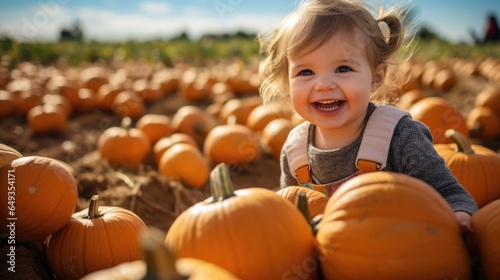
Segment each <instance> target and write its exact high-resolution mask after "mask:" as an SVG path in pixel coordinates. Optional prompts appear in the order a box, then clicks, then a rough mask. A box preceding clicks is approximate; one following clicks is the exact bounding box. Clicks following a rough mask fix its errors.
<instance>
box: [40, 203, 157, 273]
mask: <svg viewBox="0 0 500 280" xmlns="http://www.w3.org/2000/svg"><path fill="white" fill-rule="evenodd" d="M145 231H147V226H146V224H145V223H144V222H143V221H142V219H141V218H140V217H139V216H137V215H136V214H135V213H133V212H131V211H129V210H127V209H124V208H121V207H114V206H101V207H99V196H98V195H94V196H92V198H91V200H90V204H89V208H88V209H85V210H82V211H80V212H77V213H75V214H73V216H72V218H71V220H69V222H68V223H67V224H66V225H65V226H64V227H63V228H62V229H60V230H59V231H57V232H56V233H54V234H52V235H51V236H49V237H48V238H47V240H46V242H45V244H46V252H47V261H48V263H49V266H50V269H51V270H52V273H54V275H55V276H56V277H57V278H58V279H80V278H81V277H83V276H85V275H87V274H89V273H91V272H94V271H98V270H101V269H106V268H110V267H113V266H116V265H118V264H121V263H124V262H131V261H136V260H140V259H142V257H143V254H142V250H141V247H140V244H139V236H140V235H141V234H143V233H144V232H145Z"/></svg>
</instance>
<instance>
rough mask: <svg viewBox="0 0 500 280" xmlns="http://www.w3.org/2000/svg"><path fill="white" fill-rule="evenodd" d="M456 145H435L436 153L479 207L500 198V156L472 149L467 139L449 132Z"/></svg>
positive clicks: (491, 152)
mask: <svg viewBox="0 0 500 280" xmlns="http://www.w3.org/2000/svg"><path fill="white" fill-rule="evenodd" d="M446 135H447V136H448V137H450V139H452V140H453V141H454V142H455V143H454V144H435V145H434V148H435V149H436V151H437V153H438V154H439V155H440V156H441V157H443V159H444V161H445V163H446V165H447V166H448V168H449V169H450V171H451V173H452V174H453V176H455V177H456V178H457V180H458V182H459V183H460V184H461V185H462V186H463V187H464V188H465V189H466V190H467V191H468V192H469V193H470V194H471V195H472V197H474V199H475V200H476V203H477V205H478V206H479V207H482V206H484V205H486V204H488V203H489V202H491V201H493V200H496V199H499V198H500V172H499V171H500V156H499V155H498V154H497V153H495V152H494V151H493V150H490V149H488V148H486V147H483V146H481V145H471V144H470V142H469V141H468V139H467V137H465V136H464V135H463V134H460V133H459V132H457V131H454V130H448V131H446Z"/></svg>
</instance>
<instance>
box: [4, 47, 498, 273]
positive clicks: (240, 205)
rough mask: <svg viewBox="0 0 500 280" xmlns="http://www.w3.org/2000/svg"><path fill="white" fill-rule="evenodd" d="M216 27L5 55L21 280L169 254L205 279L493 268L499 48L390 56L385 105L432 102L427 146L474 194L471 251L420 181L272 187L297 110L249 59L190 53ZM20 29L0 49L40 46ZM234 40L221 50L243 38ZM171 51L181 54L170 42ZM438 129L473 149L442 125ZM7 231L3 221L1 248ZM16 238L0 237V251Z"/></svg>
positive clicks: (179, 267) (113, 268) (120, 268)
mask: <svg viewBox="0 0 500 280" xmlns="http://www.w3.org/2000/svg"><path fill="white" fill-rule="evenodd" d="M210 40H212V39H211V38H208V39H207V38H205V39H203V42H202V43H200V44H198V45H196V46H188V45H189V43H188V42H187V41H183V40H180V41H179V42H177V43H179V44H186V45H182V47H178V45H175V44H177V43H174V42H172V44H173V45H172V46H162V47H160V46H158V47H156V48H155V50H153V51H151V52H150V53H151V54H152V55H153V54H154V55H155V56H154V58H151V59H148V60H143V59H142V58H137V57H136V58H135V59H131V60H122V58H123V57H127V56H129V55H130V54H136V55H140V54H143V50H142V49H141V48H142V44H141V43H138V42H133V43H132V42H131V43H130V44H127V45H116V46H115V47H113V48H110V49H108V50H107V52H108V53H109V54H110V55H112V57H108V58H105V59H102V60H99V61H96V62H88V63H85V64H82V65H78V66H76V65H73V64H72V63H73V61H74V59H73V60H70V61H66V60H65V58H61V60H60V61H58V62H57V63H54V64H53V65H46V64H44V63H43V62H36V63H35V62H29V61H23V62H20V61H18V60H16V59H14V60H12V61H10V62H9V61H8V60H5V56H3V57H2V63H0V187H1V190H0V191H1V192H2V193H1V195H0V198H1V199H2V205H9V206H10V204H8V203H9V202H8V200H5V199H8V197H9V196H10V197H12V192H11V194H9V190H8V188H9V187H11V189H12V187H15V190H16V191H15V202H16V203H15V205H14V206H15V210H16V211H15V214H16V215H17V216H16V218H17V220H16V230H15V233H16V235H15V241H16V244H12V245H13V248H14V249H15V250H14V251H15V253H16V263H17V266H16V268H18V269H19V270H21V269H27V270H29V271H30V273H31V274H27V275H29V276H28V277H27V278H25V279H28V278H29V279H31V278H33V279H54V278H55V277H57V279H60V278H61V279H79V278H85V279H87V277H88V279H92V277H103V276H94V275H103V274H100V273H104V275H105V276H104V277H106V279H113V276H114V275H119V276H120V277H121V276H124V277H131V278H132V277H133V276H134V274H133V273H129V272H130V271H131V270H133V271H135V272H141V273H142V274H141V276H138V277H143V276H144V273H148V272H147V271H148V269H149V266H150V265H151V263H152V262H151V260H153V263H154V262H161V264H160V265H157V267H159V268H161V267H167V266H169V265H164V264H165V262H163V258H166V257H165V256H167V255H168V252H170V254H171V253H175V255H176V260H174V262H175V264H174V265H172V263H170V267H174V266H175V271H176V273H177V274H176V277H177V276H180V277H181V279H186V278H189V277H192V276H195V275H196V273H199V272H198V271H203V272H201V273H203V275H204V276H205V279H206V278H207V277H208V276H206V275H212V274H210V273H215V274H213V275H217V276H213V277H212V278H211V279H226V278H224V277H227V279H349V278H365V279H377V278H378V279H391V278H392V279H406V278H410V279H413V278H419V276H422V277H420V278H423V279H432V278H446V277H448V278H454V277H455V276H457V278H460V277H461V276H463V277H462V278H463V279H470V277H469V276H470V274H471V273H472V272H476V271H480V272H481V273H482V277H483V278H484V279H496V278H498V277H497V276H496V275H497V274H496V270H495V269H496V267H495V264H496V261H497V257H496V253H495V252H496V251H495V248H496V243H495V237H496V236H498V233H497V232H496V231H495V230H496V228H495V227H494V225H495V221H496V219H495V213H496V212H495V210H494V209H495V207H496V206H490V205H496V204H495V201H497V200H498V198H499V194H498V192H497V190H498V189H499V188H497V186H498V185H497V184H495V183H496V182H498V181H500V178H498V176H497V173H498V172H497V170H498V166H497V165H496V161H497V158H498V157H499V154H498V152H499V151H500V141H499V140H500V138H499V137H500V135H499V134H498V131H499V128H498V123H499V122H500V121H499V117H498V110H497V109H498V106H497V105H498V104H497V101H498V100H497V99H498V91H497V89H498V88H499V86H498V83H499V81H500V80H499V79H498V77H497V76H495V74H494V73H496V72H498V71H496V70H495V69H499V68H498V65H499V63H498V59H493V58H490V59H486V58H470V59H469V58H453V59H450V60H446V59H443V60H439V61H438V60H437V59H430V58H427V59H423V58H415V59H411V60H409V61H406V62H405V63H404V64H401V65H399V66H398V67H401V69H400V70H401V71H399V73H400V74H408V75H411V76H408V77H402V78H403V80H404V84H403V87H402V88H400V89H397V90H396V91H395V93H397V95H398V97H397V98H395V99H394V100H395V101H398V103H395V105H398V106H400V108H402V109H404V110H408V111H411V110H412V107H413V106H416V105H417V104H418V103H420V102H422V103H427V102H428V103H427V104H426V105H425V106H423V105H419V106H422V107H421V108H420V109H422V110H423V109H425V110H423V111H422V112H423V113H418V112H412V113H413V118H414V119H417V120H420V121H422V122H423V123H424V124H425V125H427V126H428V127H429V129H430V131H431V132H432V133H433V137H434V140H435V143H436V146H435V147H436V150H438V151H439V153H440V154H441V155H442V156H443V159H444V161H445V162H446V164H449V167H450V170H452V172H453V174H454V176H455V177H456V178H457V179H458V180H459V181H460V182H461V184H462V185H463V186H464V187H465V188H466V189H467V190H468V191H469V192H470V193H471V194H472V196H473V197H474V198H475V199H476V200H477V202H478V204H479V205H480V206H481V209H480V210H481V211H480V212H478V215H477V216H475V217H474V224H475V226H477V230H476V231H475V232H474V234H473V235H471V236H469V237H467V242H468V243H467V247H468V248H469V249H473V250H472V251H471V252H469V255H468V252H467V251H466V250H465V249H464V248H465V246H463V247H461V246H459V244H463V240H462V238H461V236H460V235H459V234H457V232H456V230H455V227H454V224H453V223H452V222H451V221H450V219H449V217H450V212H449V211H448V210H449V209H448V210H446V207H445V205H443V203H442V201H439V199H438V198H436V197H435V195H434V194H432V193H429V192H427V191H425V190H423V189H425V188H424V187H423V186H422V185H421V184H420V183H415V182H412V181H411V180H406V179H405V180H400V178H397V177H391V176H389V177H386V176H385V175H383V174H377V175H373V176H377V177H376V178H375V179H370V180H368V182H367V181H364V182H362V183H360V185H358V186H357V187H356V188H355V187H352V186H351V187H349V185H345V187H346V189H345V191H341V189H342V188H343V187H344V186H342V187H340V188H339V194H338V196H335V198H334V199H333V197H332V199H329V198H328V197H326V196H325V195H323V194H322V193H318V192H316V191H312V190H310V189H307V188H304V187H298V186H289V187H287V188H284V189H280V188H279V181H280V165H279V157H280V153H281V148H282V145H283V142H284V140H285V139H286V136H287V134H288V132H289V131H290V130H291V129H292V128H293V127H295V126H296V125H297V124H299V123H301V122H303V121H304V119H302V118H301V117H300V115H298V114H295V113H291V112H289V111H288V110H286V109H287V108H286V107H285V106H284V105H283V104H282V103H277V104H273V105H266V106H264V105H262V100H261V98H260V96H259V93H258V90H259V82H260V78H262V77H259V74H258V60H257V59H256V60H254V59H253V58H249V57H247V56H241V57H238V56H235V57H232V58H231V59H227V57H226V58H223V59H220V60H217V59H205V58H200V57H199V56H198V55H199V54H195V53H192V50H193V49H197V48H206V49H205V50H204V52H203V54H204V55H210V54H212V53H214V52H217V43H214V42H215V41H214V42H212V41H210ZM200 42H201V41H200ZM252 42H253V43H255V41H252ZM17 43H19V50H18V51H16V52H9V53H8V54H7V53H6V54H5V55H11V54H12V53H17V54H18V55H26V54H30V55H35V54H32V53H31V52H28V50H29V46H28V45H25V44H24V43H22V42H16V44H17ZM16 44H10V43H9V44H6V45H16ZM135 44H137V45H135ZM155 44H156V43H155ZM231 44H234V45H226V46H225V47H224V48H223V54H224V55H226V56H227V54H229V53H231V54H232V53H234V54H240V53H241V52H245V51H247V50H249V48H247V47H241V48H240V47H236V46H239V45H238V44H239V43H237V42H236V41H232V43H231ZM83 45H84V46H87V45H86V43H83ZM65 46H67V47H68V49H71V47H69V46H70V45H65ZM137 46H141V47H140V48H137ZM129 47H130V48H131V49H129ZM173 49H176V50H178V51H179V50H182V52H185V53H186V54H188V55H187V56H183V57H181V56H182V54H180V53H179V52H177V53H173V54H172V53H170V54H166V53H165V52H168V51H170V50H173ZM253 50H254V51H255V49H253ZM86 51H87V47H84V48H82V52H86ZM250 51H251V49H250ZM54 53H55V54H58V53H59V52H54ZM61 53H62V52H61ZM471 53H476V54H477V53H481V52H471ZM55 54H54V55H55ZM86 55H87V56H88V57H92V56H93V55H94V54H89V53H87V54H86ZM82 57H83V56H82ZM395 97H396V96H395ZM437 98H439V104H437V105H436V104H434V105H433V104H429V103H432V102H430V101H432V100H436V99H437ZM391 101H392V100H391ZM422 103H420V104H422ZM436 108H437V109H436ZM413 110H415V111H417V110H416V109H413ZM450 127H451V128H454V129H455V131H458V132H460V133H461V134H462V135H463V136H464V137H465V139H466V140H467V141H469V142H470V145H469V146H470V150H471V151H473V153H471V152H470V151H469V149H467V148H466V146H463V145H462V146H460V145H457V144H456V143H455V141H454V140H453V139H450V138H448V137H446V130H447V129H448V128H450ZM467 141H466V142H467ZM438 142H445V143H441V144H438ZM466 142H464V143H466ZM460 143H462V142H460ZM438 145H443V146H438ZM486 149H488V150H486ZM35 157H36V158H37V159H36V160H35ZM219 163H222V165H219ZM220 166H225V170H224V171H222V170H221V167H220ZM223 169H224V168H223ZM13 170H15V171H13ZM14 172H15V173H14ZM217 174H218V175H217ZM9 175H10V178H11V179H10V180H9ZM12 175H15V177H13V176H12ZM360 179H362V178H360ZM221 182H222V183H221ZM348 182H349V181H348ZM354 183H355V181H354V182H352V183H350V184H354ZM346 184H347V183H346ZM231 186H232V188H233V190H231ZM5 187H7V188H5ZM69 190H72V191H71V192H70V191H69ZM410 190H411V191H414V192H415V193H412V194H408V193H406V192H405V191H410ZM420 191H422V193H420ZM342 193H343V194H342ZM94 195H98V196H99V201H100V202H97V203H96V202H95V200H96V199H95V198H93V196H94ZM386 195H387V196H386ZM345 196H346V197H347V198H346V197H345ZM369 198H373V199H375V200H377V199H378V200H379V202H380V201H383V202H384V203H379V204H377V203H376V201H373V199H372V200H370V199H369ZM393 198H394V199H393ZM395 198H398V199H395ZM11 200H12V198H11ZM91 201H94V202H92V203H93V206H91V207H89V205H90V203H91ZM431 201H432V202H431ZM11 204H13V203H11ZM96 205H98V207H97V209H96V208H95V207H96ZM11 208H12V207H11ZM89 208H94V210H99V211H94V213H95V212H97V214H96V215H95V214H89ZM108 208H111V209H110V210H108ZM297 208H298V209H299V210H300V211H299V210H297ZM415 208H419V209H423V210H422V211H411V210H412V209H415ZM483 209H484V211H482V210H483ZM306 210H307V211H306ZM6 211H8V208H5V207H3V208H2V209H0V214H1V217H0V218H2V219H3V220H6V219H7V218H8V217H7V216H8V215H9V213H8V212H6ZM127 211H128V212H127ZM306 212H309V214H307V213H306ZM485 212H487V214H483V213H485ZM367 213H368V214H367ZM365 214H366V215H365ZM395 214H398V215H399V216H397V217H395V216H394V215H395ZM89 216H90V217H92V218H89ZM303 216H306V219H304V217H303ZM497 216H498V215H497ZM124 220H125V222H123V221H124ZM122 222H123V223H122ZM308 222H309V223H311V224H308ZM91 225H92V227H91ZM150 226H154V227H156V228H158V229H160V230H161V232H162V233H161V236H158V234H156V236H152V235H154V233H151V232H150V231H151V230H147V229H146V228H147V227H150ZM364 226H366V227H364ZM353 228H354V229H353ZM141 231H145V232H149V233H151V234H152V235H149V234H147V235H146V236H148V237H144V236H143V237H141V234H139V233H140V232H141ZM11 232H12V230H11V229H9V228H5V227H4V228H3V229H2V230H1V236H0V238H1V239H2V240H1V241H2V244H5V243H3V242H4V241H9V240H13V239H12V238H11V239H9V236H10V235H11ZM48 236H50V237H49V238H47V237H48ZM145 240H146V241H145ZM147 240H149V241H147ZM141 242H145V243H141ZM148 242H149V243H148ZM461 242H462V243H461ZM144 244H149V245H146V246H145V245H144ZM9 245H11V244H9ZM117 247H118V249H116V248H117ZM10 250H11V248H10V246H0V254H4V255H7V254H8V253H9V252H10ZM166 252H167V253H166ZM408 252H409V253H408ZM419 255H425V256H426V258H423V257H421V258H419ZM353 256H355V257H353ZM374 256H376V258H375V257H374ZM150 258H151V260H150ZM158 259H160V260H158ZM469 260H470V261H471V263H469V262H468V261H469ZM4 265H5V263H4ZM361 267H363V268H364V269H360V268H361ZM381 267H383V268H381ZM389 268H390V269H389ZM124 271H125V272H126V273H125V275H124V274H123V272H124ZM149 271H151V270H149ZM155 271H156V270H155ZM160 271H163V270H160ZM2 272H3V271H2ZM163 272H164V271H163ZM163 272H162V273H163ZM191 272H192V273H191ZM94 273H97V274H94ZM120 273H121V274H120ZM363 273H365V274H363ZM139 274H140V273H139ZM17 275H20V274H17ZM23 275H24V274H23ZM337 275H342V276H341V277H336V276H337ZM2 276H3V274H2ZM31 276H33V277H31ZM348 276H352V277H348Z"/></svg>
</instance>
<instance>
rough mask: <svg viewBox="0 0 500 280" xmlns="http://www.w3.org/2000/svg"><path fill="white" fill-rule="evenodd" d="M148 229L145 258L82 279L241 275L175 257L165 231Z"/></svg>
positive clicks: (172, 279) (143, 242) (180, 279)
mask: <svg viewBox="0 0 500 280" xmlns="http://www.w3.org/2000/svg"><path fill="white" fill-rule="evenodd" d="M148 229H149V231H147V232H146V234H143V235H142V236H141V238H140V241H141V242H140V243H141V247H142V250H143V253H144V261H143V260H138V261H133V262H126V263H122V264H119V265H117V266H114V267H112V268H108V269H103V270H99V271H96V272H93V273H90V274H87V275H86V276H85V277H83V278H82V280H99V279H101V280H141V279H146V278H148V277H149V278H154V279H170V280H183V279H184V280H187V279H200V280H201V279H217V280H219V279H220V280H226V279H227V280H229V279H232V280H236V279H238V278H236V276H234V275H233V274H231V273H229V272H228V271H226V270H224V269H222V268H220V267H218V266H217V265H215V264H212V263H208V262H205V261H202V260H197V259H193V258H183V259H178V258H176V257H175V256H174V254H173V252H171V251H170V250H168V249H167V247H166V246H165V244H164V243H163V241H164V239H165V234H164V233H163V232H162V231H160V230H159V229H157V228H155V227H149V228H148ZM146 276H148V277H146Z"/></svg>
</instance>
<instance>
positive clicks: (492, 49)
mask: <svg viewBox="0 0 500 280" xmlns="http://www.w3.org/2000/svg"><path fill="white" fill-rule="evenodd" d="M412 44H413V45H412V46H413V47H414V48H413V49H414V50H415V51H414V55H415V56H419V57H423V58H425V59H431V60H441V59H449V58H465V59H478V60H481V59H484V58H492V57H493V58H499V57H500V44H498V43H497V44H488V45H479V46H471V45H466V44H451V43H448V42H446V41H443V40H440V39H438V38H430V39H422V38H419V39H416V40H414V42H413V43H412ZM0 52H1V54H2V56H3V55H8V57H9V59H10V61H9V64H10V66H11V67H12V66H14V65H15V64H17V62H19V61H32V62H37V63H40V64H43V65H54V64H57V63H64V64H66V65H72V66H76V65H81V64H83V63H89V62H90V63H92V62H96V61H104V62H107V63H109V62H112V61H113V60H114V59H119V60H145V61H147V62H149V63H155V62H163V63H164V64H166V65H173V64H175V63H177V62H184V63H189V64H193V65H203V64H206V63H207V60H210V61H212V62H217V61H220V60H227V59H231V58H234V57H238V58H239V59H242V60H243V61H245V62H248V61H250V60H252V59H253V58H256V57H257V58H258V56H259V55H260V54H259V44H258V42H257V40H256V38H255V36H252V35H248V34H246V35H245V36H241V35H240V36H237V35H231V36H225V37H222V38H221V37H219V38H214V37H208V36H207V37H203V38H201V39H198V40H190V39H189V38H177V39H171V40H150V41H126V42H93V41H91V42H88V41H84V42H76V41H66V42H55V43H36V42H35V43H33V42H30V43H23V42H17V41H15V40H12V39H10V38H7V37H1V38H0Z"/></svg>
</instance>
